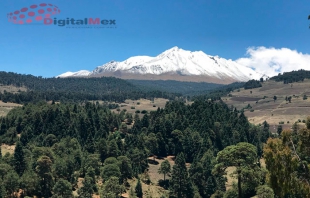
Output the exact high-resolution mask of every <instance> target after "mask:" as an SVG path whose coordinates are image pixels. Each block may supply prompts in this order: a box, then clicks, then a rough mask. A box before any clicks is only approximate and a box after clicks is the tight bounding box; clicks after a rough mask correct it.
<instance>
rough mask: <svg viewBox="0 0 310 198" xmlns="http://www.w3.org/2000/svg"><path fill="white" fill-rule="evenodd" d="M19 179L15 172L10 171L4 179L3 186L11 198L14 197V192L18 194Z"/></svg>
mask: <svg viewBox="0 0 310 198" xmlns="http://www.w3.org/2000/svg"><path fill="white" fill-rule="evenodd" d="M18 181H19V177H18V174H17V173H16V172H15V171H10V172H8V174H6V176H5V177H4V178H3V185H4V186H5V189H6V191H7V194H8V195H9V196H12V195H13V193H14V192H17V190H18V187H19V183H18Z"/></svg>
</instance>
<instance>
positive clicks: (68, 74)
mask: <svg viewBox="0 0 310 198" xmlns="http://www.w3.org/2000/svg"><path fill="white" fill-rule="evenodd" d="M90 73H91V72H90V71H87V70H80V71H77V72H70V71H68V72H66V73H63V74H60V75H59V76H56V78H57V77H60V78H65V77H73V76H76V77H78V76H81V77H82V76H88V75H89V74H90Z"/></svg>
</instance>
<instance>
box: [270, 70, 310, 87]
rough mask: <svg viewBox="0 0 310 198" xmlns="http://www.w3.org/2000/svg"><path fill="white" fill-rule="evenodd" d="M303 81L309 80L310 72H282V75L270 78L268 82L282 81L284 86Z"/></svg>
mask: <svg viewBox="0 0 310 198" xmlns="http://www.w3.org/2000/svg"><path fill="white" fill-rule="evenodd" d="M305 79H310V71H307V70H303V69H301V70H298V71H291V72H284V73H283V74H279V75H278V76H274V77H272V78H270V80H275V81H276V82H280V81H282V82H283V83H284V84H288V83H294V82H301V81H304V80H305Z"/></svg>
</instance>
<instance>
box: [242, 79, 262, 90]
mask: <svg viewBox="0 0 310 198" xmlns="http://www.w3.org/2000/svg"><path fill="white" fill-rule="evenodd" d="M258 87H262V84H261V83H260V82H259V81H258V80H249V81H248V82H246V83H245V84H244V89H254V88H258Z"/></svg>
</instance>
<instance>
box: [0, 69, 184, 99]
mask: <svg viewBox="0 0 310 198" xmlns="http://www.w3.org/2000/svg"><path fill="white" fill-rule="evenodd" d="M0 84H2V85H14V86H17V87H21V86H24V87H26V88H27V89H28V91H27V92H19V93H16V94H13V93H10V92H7V91H5V92H4V93H1V92H0V100H2V101H4V102H15V103H28V102H34V101H41V100H44V101H51V100H52V101H54V102H55V101H62V102H63V101H85V100H104V101H117V102H123V101H124V100H125V99H140V98H149V99H151V98H154V97H162V98H167V99H174V98H175V97H176V96H181V94H172V93H167V92H162V91H158V90H152V89H150V88H147V89H145V88H142V87H141V88H142V89H143V90H142V89H141V88H139V87H137V86H134V85H133V84H131V83H129V82H127V81H125V80H121V79H119V78H114V77H101V78H42V77H35V76H32V75H21V74H16V73H12V72H8V73H6V72H0Z"/></svg>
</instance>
